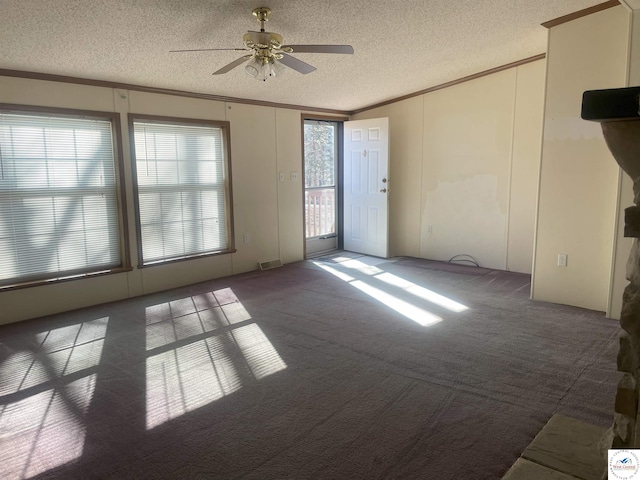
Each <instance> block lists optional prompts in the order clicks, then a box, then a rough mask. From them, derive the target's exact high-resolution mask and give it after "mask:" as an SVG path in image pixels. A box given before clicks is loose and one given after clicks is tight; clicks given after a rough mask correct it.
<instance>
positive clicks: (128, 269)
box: [0, 267, 133, 293]
mask: <svg viewBox="0 0 640 480" xmlns="http://www.w3.org/2000/svg"><path fill="white" fill-rule="evenodd" d="M132 270H133V268H131V267H119V268H112V269H110V270H102V271H99V272H90V273H80V274H77V275H69V276H67V277H56V278H48V279H43V280H33V281H30V282H22V283H13V284H11V285H0V293H2V292H7V291H11V290H19V289H22V288H32V287H42V286H44V285H52V284H57V283H62V282H71V281H74V280H85V279H87V278H94V277H102V276H104V275H112V274H116V273H125V272H131V271H132Z"/></svg>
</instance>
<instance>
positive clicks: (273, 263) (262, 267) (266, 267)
mask: <svg viewBox="0 0 640 480" xmlns="http://www.w3.org/2000/svg"><path fill="white" fill-rule="evenodd" d="M258 266H259V267H260V270H269V269H270V268H276V267H281V266H282V261H281V260H280V259H277V260H271V261H269V262H258Z"/></svg>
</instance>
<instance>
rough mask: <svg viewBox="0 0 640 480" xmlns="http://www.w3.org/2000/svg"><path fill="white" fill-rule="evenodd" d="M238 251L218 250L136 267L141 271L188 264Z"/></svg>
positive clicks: (233, 249)
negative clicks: (183, 263) (173, 264)
mask: <svg viewBox="0 0 640 480" xmlns="http://www.w3.org/2000/svg"><path fill="white" fill-rule="evenodd" d="M237 251H238V250H237V249H235V248H230V249H228V250H220V251H219V252H212V253H203V254H201V255H190V256H188V257H180V258H172V259H169V260H158V261H156V262H152V263H145V264H142V265H138V268H140V269H142V268H150V267H157V266H160V265H167V264H170V263H177V262H188V261H189V260H199V259H201V258H207V257H218V256H220V255H229V254H231V253H236V252H237Z"/></svg>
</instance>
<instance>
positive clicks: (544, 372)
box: [0, 255, 618, 480]
mask: <svg viewBox="0 0 640 480" xmlns="http://www.w3.org/2000/svg"><path fill="white" fill-rule="evenodd" d="M440 267H441V268H438V267H437V266H436V265H433V263H432V264H431V265H430V264H429V262H428V261H426V260H417V259H406V258H402V259H393V260H390V261H381V260H379V259H371V258H367V257H358V256H356V255H346V256H343V257H336V256H333V257H331V256H328V257H321V258H319V259H315V260H312V261H307V262H299V263H295V264H291V265H286V266H284V267H282V268H278V269H273V270H269V271H264V272H255V273H251V274H245V275H240V276H236V277H232V278H227V279H219V280H214V281H210V282H206V283H202V284H198V285H194V286H190V287H185V288H181V289H177V290H172V291H170V292H164V293H160V294H155V295H148V296H145V297H140V298H135V299H131V300H126V301H122V302H117V303H113V304H109V305H103V306H99V307H94V308H89V309H84V310H80V311H75V312H71V313H67V314H62V315H55V316H51V317H48V318H42V319H37V320H33V321H28V322H22V323H20V324H14V325H9V326H5V327H0V478H2V479H3V480H8V479H22V478H42V479H44V478H47V479H53V478H55V479H94V478H95V479H102V478H108V479H199V480H204V479H240V478H242V479H260V480H265V479H284V478H286V479H301V480H302V479H354V480H357V479H363V480H364V479H366V480H371V479H390V478H407V479H430V480H447V479H452V480H453V479H456V480H459V479H464V480H476V479H478V480H482V479H498V478H500V477H501V476H502V475H503V474H504V473H505V472H506V471H507V470H508V469H509V467H510V466H511V464H512V463H513V462H514V461H515V460H516V459H517V457H518V456H519V455H520V453H521V452H522V450H523V449H524V448H525V447H526V446H527V445H528V444H529V442H530V441H531V440H532V439H533V437H534V436H535V435H536V434H537V433H538V431H539V430H540V429H541V428H542V426H543V425H544V424H545V423H546V422H547V420H548V419H549V418H550V417H551V416H552V415H553V414H554V413H562V414H565V415H568V416H572V417H575V418H578V419H581V420H585V421H588V422H591V423H594V424H597V425H601V426H608V425H609V423H610V421H611V417H612V412H613V400H614V391H615V382H616V379H617V376H616V373H615V371H616V368H615V355H616V351H617V334H618V323H617V322H616V321H613V320H609V319H605V318H604V315H603V314H602V313H599V312H593V311H588V310H583V309H578V308H572V307H567V306H560V305H552V304H547V303H543V302H534V301H531V300H529V298H528V297H529V288H530V285H529V280H530V279H529V276H527V275H522V274H514V273H506V272H498V271H491V270H482V271H481V270H473V268H474V267H465V266H456V267H455V268H447V267H445V266H442V265H441V266H440Z"/></svg>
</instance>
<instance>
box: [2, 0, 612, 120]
mask: <svg viewBox="0 0 640 480" xmlns="http://www.w3.org/2000/svg"><path fill="white" fill-rule="evenodd" d="M603 1H604V0H457V1H451V0H403V1H385V2H382V1H379V0H368V1H362V0H344V1H335V0H295V1H291V0H289V1H285V0H265V1H262V0H253V1H247V0H226V1H225V0H55V1H46V2H45V1H43V0H0V18H1V19H2V22H1V23H2V28H0V68H3V69H12V70H24V71H29V72H40V73H48V74H57V75H68V76H73V77H81V78H87V79H94V80H107V81H113V82H122V83H128V84H136V85H144V86H150V87H160V88H169V89H175V90H182V91H188V92H195V93H205V94H212V95H220V96H228V97H237V98H244V99H256V100H263V101H268V102H277V103H284V104H293V105H305V106H309V107H320V108H329V109H337V110H343V111H351V110H356V109H359V108H362V107H366V106H370V105H372V104H376V103H379V102H383V101H385V100H388V99H392V98H396V97H399V96H402V95H406V94H410V93H413V92H416V91H420V90H423V89H426V88H429V87H432V86H435V85H439V84H442V83H445V82H448V81H451V80H455V79H458V78H461V77H465V76H467V75H471V74H474V73H478V72H481V71H484V70H488V69H491V68H494V67H498V66H501V65H505V64H508V63H511V62H514V61H518V60H521V59H524V58H528V57H531V56H534V55H537V54H540V53H544V52H545V51H546V41H547V30H546V29H545V28H544V27H542V26H540V24H541V23H542V22H545V21H548V20H552V19H555V18H558V17H561V16H563V15H566V14H569V13H573V12H575V11H578V10H582V9H584V8H587V7H591V6H593V5H597V4H600V3H603ZM261 6H267V7H270V8H271V10H272V14H271V19H270V21H269V22H268V23H267V25H266V30H268V31H272V32H277V33H280V34H281V35H282V36H283V37H284V42H285V43H288V44H323V43H328V44H350V45H353V47H354V49H355V54H354V55H331V54H311V53H306V54H303V53H300V54H297V55H294V56H297V57H298V58H299V59H301V60H304V61H306V62H308V63H311V64H312V65H314V66H316V67H317V68H318V70H317V71H315V72H313V73H311V74H309V75H301V74H299V73H297V72H295V71H293V70H287V72H286V73H285V74H284V75H283V76H281V77H278V78H275V79H269V80H267V81H266V82H260V81H257V80H255V79H254V78H252V77H250V76H249V75H247V74H246V73H245V72H244V69H243V68H242V67H239V68H237V69H235V70H232V71H231V72H230V73H227V74H225V75H216V76H212V75H211V73H212V72H214V71H215V70H217V69H219V68H220V67H222V66H224V65H226V64H227V63H229V62H231V61H233V60H234V59H236V58H238V57H239V56H240V55H241V54H242V52H233V51H223V52H192V53H191V52H190V53H169V50H173V49H190V48H235V47H242V35H243V34H244V33H245V32H246V31H247V30H258V29H259V23H258V22H257V21H256V20H255V19H254V17H253V16H252V15H251V11H252V10H253V9H254V8H256V7H261Z"/></svg>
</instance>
